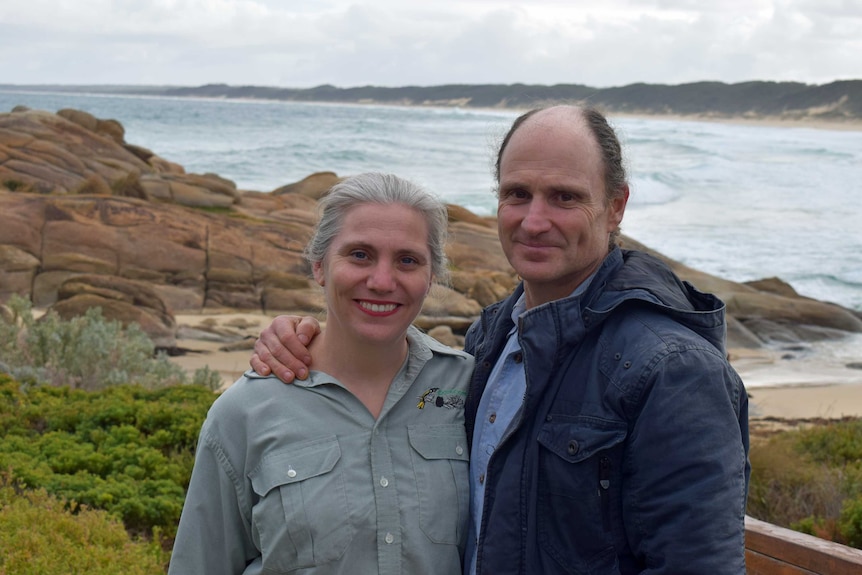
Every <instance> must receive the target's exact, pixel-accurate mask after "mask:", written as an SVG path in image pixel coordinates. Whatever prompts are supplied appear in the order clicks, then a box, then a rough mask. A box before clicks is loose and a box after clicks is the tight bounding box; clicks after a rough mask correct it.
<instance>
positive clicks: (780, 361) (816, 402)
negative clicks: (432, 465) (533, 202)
mask: <svg viewBox="0 0 862 575" xmlns="http://www.w3.org/2000/svg"><path fill="white" fill-rule="evenodd" d="M176 319H177V323H178V325H179V326H180V339H179V340H178V346H179V347H181V348H183V349H185V350H187V353H186V354H185V355H181V356H177V357H173V358H171V361H173V362H175V363H177V364H178V365H180V366H182V367H183V368H185V369H187V370H189V371H194V370H195V369H197V368H200V367H203V366H205V365H208V366H209V367H210V369H214V370H217V371H218V372H219V373H220V374H221V376H222V381H223V383H224V385H225V386H227V385H230V384H231V383H233V381H235V380H236V379H237V378H238V377H239V376H241V375H242V373H243V372H244V371H245V370H246V369H248V367H249V365H248V360H249V357H250V356H251V347H252V345H253V344H254V340H255V339H256V337H257V335H258V333H260V330H261V329H263V328H264V327H265V326H267V325H268V324H269V322H270V320H271V316H268V315H265V314H255V313H224V314H191V315H188V314H187V315H177V316H176ZM216 337H218V339H224V338H225V337H227V338H228V339H231V340H233V343H227V344H226V343H224V341H213V340H214V339H216ZM730 357H731V363H732V364H733V366H734V368H736V370H737V371H738V372H739V374H740V375H741V376H742V379H743V381H744V382H745V385H746V388H747V390H748V393H749V396H750V398H751V414H750V415H751V420H752V422H753V424H752V427H753V428H760V429H762V428H786V427H792V426H794V425H796V424H799V423H804V422H805V420H820V419H840V418H843V417H862V369H853V368H849V367H847V366H846V362H845V361H844V360H842V359H840V357H838V358H835V359H832V355H830V354H829V353H824V352H822V350H821V352H819V353H814V354H811V355H810V356H802V357H798V358H797V357H792V358H789V359H788V357H787V354H786V353H781V352H772V351H761V350H757V351H750V350H730ZM860 359H862V358H860ZM775 420H785V421H784V423H782V422H776V421H775ZM800 420H802V421H800Z"/></svg>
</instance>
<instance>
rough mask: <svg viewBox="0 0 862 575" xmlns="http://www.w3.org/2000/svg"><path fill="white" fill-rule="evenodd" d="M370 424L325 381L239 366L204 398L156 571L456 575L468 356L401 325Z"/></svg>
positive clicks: (463, 513)
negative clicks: (401, 348)
mask: <svg viewBox="0 0 862 575" xmlns="http://www.w3.org/2000/svg"><path fill="white" fill-rule="evenodd" d="M408 340H409V343H410V352H409V354H408V358H407V361H406V362H405V364H404V366H403V367H402V369H401V371H400V372H399V374H398V375H397V376H396V378H395V379H394V380H393V382H392V385H391V386H390V388H389V392H388V395H387V397H386V400H385V403H384V407H383V410H382V412H381V413H380V417H379V418H378V419H376V420H375V419H374V417H372V415H371V414H370V413H369V412H368V410H367V409H366V408H365V406H364V405H363V404H362V403H361V402H360V401H359V400H358V399H357V398H356V397H355V396H353V395H352V394H351V393H350V392H349V391H348V390H347V389H346V388H344V387H343V386H342V385H341V384H340V383H339V382H338V381H337V380H335V379H334V378H333V377H331V376H329V375H327V374H325V373H321V372H315V371H312V373H311V375H310V376H309V379H308V380H306V381H296V382H295V383H294V384H293V385H285V384H284V383H282V382H280V381H279V380H278V379H276V378H274V377H261V376H259V375H257V374H255V373H254V372H247V373H246V374H245V375H244V376H243V377H242V378H240V379H239V380H238V381H237V382H236V383H235V384H234V385H233V386H231V387H230V388H229V389H228V390H227V391H226V392H225V393H224V394H223V395H222V396H221V397H220V398H219V399H218V400H216V402H215V403H214V404H213V406H212V408H211V410H210V412H209V414H208V415H207V419H206V422H205V423H204V425H203V428H202V430H201V434H200V439H199V443H198V449H197V454H196V459H195V467H194V471H193V473H192V479H191V484H190V485H189V491H188V495H187V497H186V502H185V506H184V508H183V513H182V518H181V520H180V525H179V530H178V533H177V537H176V541H175V545H174V551H173V556H172V558H171V565H170V571H169V573H170V574H171V575H185V574H196V573H199V574H207V575H218V574H222V573H224V574H238V573H243V574H253V573H293V572H295V571H298V570H302V573H315V574H330V573H350V574H364V573H380V574H382V575H388V574H401V573H405V574H406V573H410V574H412V573H422V574H429V575H435V574H440V575H444V574H445V575H452V574H458V573H461V557H462V554H463V550H464V543H465V538H466V532H467V518H468V505H469V503H468V498H469V483H468V466H469V456H468V449H467V442H466V436H465V431H464V399H465V397H466V390H467V385H468V382H469V378H470V374H471V372H472V369H473V358H472V357H471V356H469V355H467V354H465V353H463V352H459V351H455V350H452V349H450V348H448V347H445V346H443V345H441V344H439V343H438V342H436V341H435V340H433V339H431V338H430V337H428V336H426V335H424V334H422V333H420V332H419V331H418V330H415V329H413V328H411V329H410V332H409V334H408Z"/></svg>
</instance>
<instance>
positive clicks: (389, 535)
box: [383, 533, 395, 545]
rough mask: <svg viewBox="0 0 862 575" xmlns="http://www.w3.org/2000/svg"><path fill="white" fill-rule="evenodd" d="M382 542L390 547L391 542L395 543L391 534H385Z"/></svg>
mask: <svg viewBox="0 0 862 575" xmlns="http://www.w3.org/2000/svg"><path fill="white" fill-rule="evenodd" d="M383 540H384V541H386V543H388V544H390V545H391V544H392V542H393V541H395V537H394V536H393V535H392V534H391V533H387V534H386V537H384V538H383Z"/></svg>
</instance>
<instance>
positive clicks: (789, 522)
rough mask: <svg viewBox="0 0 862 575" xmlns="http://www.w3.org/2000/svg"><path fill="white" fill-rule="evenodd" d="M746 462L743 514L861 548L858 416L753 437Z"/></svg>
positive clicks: (860, 432)
mask: <svg viewBox="0 0 862 575" xmlns="http://www.w3.org/2000/svg"><path fill="white" fill-rule="evenodd" d="M751 465H752V474H751V488H750V491H749V496H748V514H749V515H751V516H752V517H756V518H757V519H761V520H763V521H768V522H770V523H774V524H776V525H781V526H784V527H789V528H791V529H795V530H797V531H802V532H804V533H809V534H811V535H816V536H817V537H821V538H823V539H829V540H832V541H836V542H838V543H843V544H845V545H850V546H852V547H857V548H862V419H846V420H841V421H837V422H834V423H830V424H828V425H823V426H817V427H813V428H810V429H805V430H800V431H793V432H785V433H781V434H778V435H776V436H774V437H772V438H770V439H768V440H766V441H763V442H760V443H756V444H755V445H752V448H751Z"/></svg>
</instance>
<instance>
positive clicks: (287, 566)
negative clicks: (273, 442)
mask: <svg viewBox="0 0 862 575" xmlns="http://www.w3.org/2000/svg"><path fill="white" fill-rule="evenodd" d="M340 459H341V448H340V446H339V444H338V439H337V438H336V437H335V436H331V437H326V438H322V439H314V440H310V441H304V442H302V443H300V444H298V445H294V446H291V447H290V448H287V449H281V450H278V451H275V452H273V453H270V454H268V455H266V457H265V458H264V459H263V460H262V461H261V462H260V464H259V465H258V466H257V467H256V468H255V469H254V470H253V471H252V472H251V473H249V475H248V477H249V479H250V480H251V485H252V489H253V490H254V492H255V493H256V494H257V495H258V496H259V497H260V500H259V501H258V502H257V504H255V505H254V506H253V507H252V524H253V528H254V529H255V530H256V531H257V537H258V538H259V546H260V549H261V553H262V556H263V557H262V559H263V567H264V569H265V570H267V571H268V572H269V571H272V572H275V573H281V572H286V571H290V570H292V569H299V568H304V567H314V566H316V565H321V564H323V563H328V562H330V561H334V560H336V559H338V558H339V557H341V555H342V554H343V553H344V551H345V550H346V549H347V546H348V545H349V544H350V542H351V540H352V539H353V536H354V533H355V527H354V526H353V524H352V523H351V522H350V521H349V517H350V513H349V509H350V508H349V505H348V501H349V500H348V497H347V493H346V489H345V484H344V477H343V474H342V472H341V471H340V470H339V468H338V467H337V464H338V462H339V460H340Z"/></svg>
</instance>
